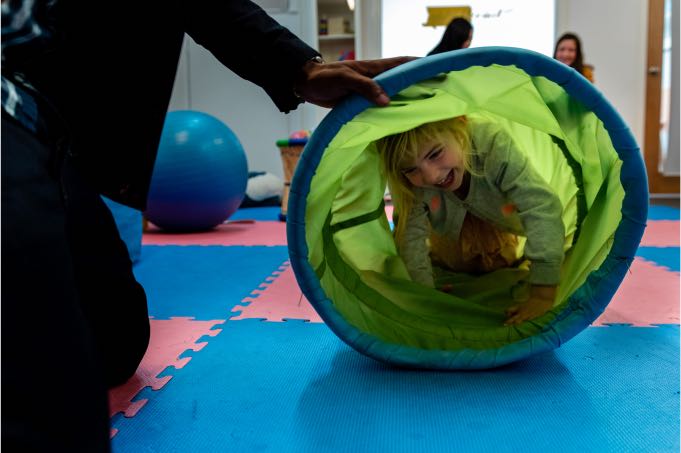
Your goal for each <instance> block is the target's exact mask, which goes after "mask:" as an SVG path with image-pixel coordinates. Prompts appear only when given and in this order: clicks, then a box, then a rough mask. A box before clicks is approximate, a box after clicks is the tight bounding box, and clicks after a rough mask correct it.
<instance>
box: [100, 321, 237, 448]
mask: <svg viewBox="0 0 681 453" xmlns="http://www.w3.org/2000/svg"><path fill="white" fill-rule="evenodd" d="M149 321H150V325H151V337H150V340H149V347H148V348H147V352H146V354H145V355H144V358H143V359H142V362H141V363H140V365H139V367H138V368H137V371H136V372H135V374H134V375H133V376H132V377H131V378H130V379H129V380H128V381H127V382H126V383H125V384H122V385H120V386H118V387H115V388H113V389H111V390H110V391H109V415H110V416H113V415H115V414H117V413H119V412H120V413H123V415H124V416H125V417H134V416H135V414H137V412H139V410H140V409H142V407H143V406H144V405H145V404H146V402H147V400H146V399H141V400H137V401H133V400H132V399H133V398H134V397H135V396H136V395H137V394H138V393H139V392H140V391H142V389H144V388H145V387H151V388H152V389H153V390H159V389H161V388H162V387H163V386H164V385H166V384H167V383H168V381H170V380H171V379H172V376H171V375H167V376H161V377H159V374H160V373H162V372H163V370H165V369H166V368H168V367H174V368H175V369H176V370H177V369H180V368H182V367H184V366H185V365H186V364H187V363H188V362H189V361H190V360H191V357H183V358H179V356H180V355H181V354H182V353H183V352H185V351H189V350H192V351H200V350H201V349H203V347H204V346H206V344H207V343H206V342H199V343H197V341H198V340H199V339H200V338H201V337H203V336H206V335H208V336H215V335H217V334H218V333H220V332H221V330H220V329H213V327H215V326H216V325H219V324H222V323H224V322H225V320H212V321H197V320H195V319H193V318H186V317H177V318H170V319H163V320H162V319H150V320H149ZM116 432H117V430H112V433H111V435H112V436H113V435H115V433H116Z"/></svg>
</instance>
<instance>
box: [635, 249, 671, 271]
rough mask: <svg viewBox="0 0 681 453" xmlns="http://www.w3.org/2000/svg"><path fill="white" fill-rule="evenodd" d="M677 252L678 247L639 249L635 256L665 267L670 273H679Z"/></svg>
mask: <svg viewBox="0 0 681 453" xmlns="http://www.w3.org/2000/svg"><path fill="white" fill-rule="evenodd" d="M679 250H680V248H679V247H639V248H638V250H637V251H636V256H640V257H641V258H645V259H646V260H648V261H652V262H654V263H655V264H657V265H658V266H662V267H666V268H668V269H669V270H670V271H675V272H679V271H681V259H680V258H679Z"/></svg>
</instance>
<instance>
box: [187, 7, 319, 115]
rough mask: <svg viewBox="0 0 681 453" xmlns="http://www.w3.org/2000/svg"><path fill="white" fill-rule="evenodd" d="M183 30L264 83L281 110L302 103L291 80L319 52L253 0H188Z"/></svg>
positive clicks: (235, 69)
mask: <svg viewBox="0 0 681 453" xmlns="http://www.w3.org/2000/svg"><path fill="white" fill-rule="evenodd" d="M181 4H182V10H183V11H182V12H183V17H184V20H185V30H186V31H187V33H188V34H189V35H190V36H191V37H192V38H193V39H194V40H195V41H196V42H197V43H198V44H200V45H201V46H203V47H205V48H206V49H208V50H209V51H210V52H211V53H212V54H213V55H214V56H215V57H216V58H217V59H218V60H220V62H221V63H222V64H224V65H225V66H227V67H228V68H229V69H230V70H232V71H233V72H234V73H236V74H238V75H239V76H240V77H242V78H244V79H246V80H249V81H251V82H253V83H255V84H256V85H258V86H260V87H262V88H263V89H264V90H265V91H266V92H267V94H268V95H269V96H270V98H272V101H274V103H275V104H276V106H277V107H278V108H279V110H281V111H282V112H288V111H290V110H293V109H295V108H296V107H297V106H298V104H300V102H301V101H300V99H298V98H297V97H296V96H295V95H294V94H293V84H294V82H295V79H296V77H298V76H299V75H300V69H301V68H302V66H303V65H304V64H305V62H307V61H308V60H310V59H312V58H314V57H315V56H317V55H319V53H318V52H317V51H316V50H314V49H313V48H311V47H310V46H308V45H307V44H305V43H304V42H303V41H302V40H300V39H299V38H298V37H297V36H295V35H294V34H293V33H291V32H290V31H289V30H288V29H287V28H285V27H283V26H281V25H280V24H279V23H278V22H276V21H275V20H274V19H272V18H271V17H270V16H268V15H267V13H265V11H263V10H262V9H261V8H260V7H259V6H258V5H256V4H255V3H253V2H251V1H250V0H184V1H183V2H182V3H181Z"/></svg>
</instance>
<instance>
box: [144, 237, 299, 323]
mask: <svg viewBox="0 0 681 453" xmlns="http://www.w3.org/2000/svg"><path fill="white" fill-rule="evenodd" d="M287 260H288V249H287V248H286V247H285V246H273V247H265V246H228V247H226V246H174V245H162V246H161V245H145V246H144V247H142V259H141V260H140V262H139V264H137V265H136V266H135V267H134V272H135V276H136V277H137V279H138V281H139V282H140V283H141V284H142V286H143V287H144V288H145V290H146V293H147V303H148V306H149V315H150V316H153V317H154V318H156V319H168V318H170V317H173V316H190V317H194V318H196V319H197V320H211V319H225V318H226V317H228V316H230V315H231V312H230V311H231V309H232V308H233V307H235V306H236V305H238V304H239V303H241V300H242V299H243V298H245V297H247V296H249V295H250V293H251V291H253V289H254V288H256V287H257V286H258V285H259V284H260V283H262V282H263V281H264V280H265V278H267V277H268V276H270V275H271V274H272V272H273V271H275V270H276V269H278V268H279V267H280V266H281V264H282V263H284V262H285V261H287Z"/></svg>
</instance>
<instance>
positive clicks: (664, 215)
mask: <svg viewBox="0 0 681 453" xmlns="http://www.w3.org/2000/svg"><path fill="white" fill-rule="evenodd" d="M680 213H681V211H680V210H679V209H678V208H672V207H671V206H656V205H650V207H648V220H679V218H681V216H680V215H679V214H680Z"/></svg>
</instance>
